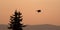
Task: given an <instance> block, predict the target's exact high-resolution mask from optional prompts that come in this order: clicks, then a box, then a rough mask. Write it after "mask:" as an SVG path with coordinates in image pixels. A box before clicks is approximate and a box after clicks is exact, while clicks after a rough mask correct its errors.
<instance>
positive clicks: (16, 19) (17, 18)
mask: <svg viewBox="0 0 60 30" xmlns="http://www.w3.org/2000/svg"><path fill="white" fill-rule="evenodd" d="M21 15H22V14H21V13H20V12H17V10H16V11H15V12H14V15H13V16H10V17H11V18H10V23H9V27H8V29H12V30H22V27H23V24H22V23H21V22H22V16H21Z"/></svg>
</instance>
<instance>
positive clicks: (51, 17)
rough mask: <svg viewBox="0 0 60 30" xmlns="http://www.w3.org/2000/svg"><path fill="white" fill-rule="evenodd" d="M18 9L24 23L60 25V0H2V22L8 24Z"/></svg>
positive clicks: (0, 7) (0, 18)
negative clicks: (38, 11)
mask: <svg viewBox="0 0 60 30" xmlns="http://www.w3.org/2000/svg"><path fill="white" fill-rule="evenodd" d="M16 9H17V10H18V11H20V12H21V13H22V15H23V24H27V25H40V24H53V25H60V0H0V24H8V22H9V19H10V16H11V15H12V14H13V12H14V11H15V10H16ZM39 9H40V10H41V12H40V13H37V11H36V10H39Z"/></svg>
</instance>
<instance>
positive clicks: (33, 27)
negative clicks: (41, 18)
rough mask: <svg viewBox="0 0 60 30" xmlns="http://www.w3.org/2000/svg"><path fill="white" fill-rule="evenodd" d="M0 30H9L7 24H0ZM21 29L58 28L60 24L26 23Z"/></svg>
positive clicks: (55, 29)
mask: <svg viewBox="0 0 60 30" xmlns="http://www.w3.org/2000/svg"><path fill="white" fill-rule="evenodd" d="M0 30H9V29H8V28H7V25H0ZM23 30H60V26H55V25H48V24H45V25H27V26H26V27H23Z"/></svg>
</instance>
